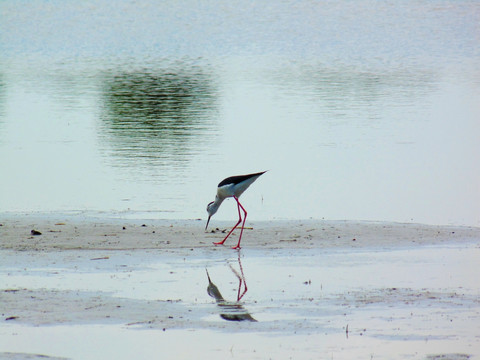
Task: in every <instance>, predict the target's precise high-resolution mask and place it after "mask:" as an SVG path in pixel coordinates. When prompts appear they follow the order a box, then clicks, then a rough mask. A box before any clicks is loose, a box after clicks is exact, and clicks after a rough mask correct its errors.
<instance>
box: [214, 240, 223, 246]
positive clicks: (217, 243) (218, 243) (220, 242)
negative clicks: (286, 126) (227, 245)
mask: <svg viewBox="0 0 480 360" xmlns="http://www.w3.org/2000/svg"><path fill="white" fill-rule="evenodd" d="M224 242H225V240H224V241H219V242H214V243H213V245H223V243H224Z"/></svg>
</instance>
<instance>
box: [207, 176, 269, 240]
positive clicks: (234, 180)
mask: <svg viewBox="0 0 480 360" xmlns="http://www.w3.org/2000/svg"><path fill="white" fill-rule="evenodd" d="M264 173H265V171H263V172H259V173H255V174H248V175H237V176H231V177H229V178H226V179H224V180H222V181H221V182H220V184H218V188H217V195H216V196H215V201H212V202H211V203H209V204H208V205H207V212H208V220H207V226H205V231H206V230H207V227H208V223H209V222H210V218H211V217H212V216H213V215H214V214H215V213H216V212H217V210H218V208H219V207H220V205H221V204H222V202H223V200H225V199H226V198H228V197H233V198H234V199H235V201H236V202H237V208H238V222H237V223H236V224H235V226H234V227H233V228H232V230H230V232H229V233H228V235H227V236H225V239H223V240H222V241H219V242H216V243H215V242H214V244H215V245H223V243H224V242H225V240H227V238H228V237H229V236H230V234H231V233H232V232H233V230H235V228H236V227H237V226H238V224H240V222H241V221H242V215H241V213H240V209H242V210H243V213H244V217H243V223H242V230H240V236H239V238H238V244H237V246H234V247H233V248H232V249H240V241H241V240H242V234H243V228H244V226H245V220H246V219H247V211H246V210H245V209H244V207H243V206H242V204H240V202H239V201H238V198H239V197H240V195H242V194H243V192H244V191H245V190H247V188H248V187H249V186H250V185H252V183H253V182H254V181H255V180H257V179H258V178H259V177H260V175H262V174H264Z"/></svg>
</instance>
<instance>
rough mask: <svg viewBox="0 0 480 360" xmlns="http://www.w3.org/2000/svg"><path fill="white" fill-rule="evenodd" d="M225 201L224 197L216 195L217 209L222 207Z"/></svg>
mask: <svg viewBox="0 0 480 360" xmlns="http://www.w3.org/2000/svg"><path fill="white" fill-rule="evenodd" d="M223 200H225V198H222V197H219V196H218V195H215V201H214V203H215V206H216V207H217V209H218V208H219V207H220V205H221V204H222V202H223Z"/></svg>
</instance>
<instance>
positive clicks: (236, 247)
mask: <svg viewBox="0 0 480 360" xmlns="http://www.w3.org/2000/svg"><path fill="white" fill-rule="evenodd" d="M232 249H233V250H237V249H238V250H240V249H241V247H240V245H237V246H232Z"/></svg>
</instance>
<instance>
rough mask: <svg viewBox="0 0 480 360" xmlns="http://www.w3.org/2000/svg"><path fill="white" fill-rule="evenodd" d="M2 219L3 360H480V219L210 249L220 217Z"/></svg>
mask: <svg viewBox="0 0 480 360" xmlns="http://www.w3.org/2000/svg"><path fill="white" fill-rule="evenodd" d="M0 224H1V226H0V239H1V241H0V258H1V259H2V260H1V264H0V279H1V282H0V284H2V285H1V286H0V304H2V309H1V311H0V315H1V317H2V318H3V319H2V322H1V323H0V358H6V359H30V358H32V359H34V358H38V357H39V356H40V355H41V356H43V357H42V358H45V357H47V358H71V359H107V358H115V359H129V358H132V357H137V358H158V354H162V358H191V355H192V353H194V354H196V358H205V359H206V358H208V359H212V358H213V359H217V358H218V359H224V358H226V357H229V358H230V357H233V358H240V359H255V358H258V359H264V358H279V359H288V358H295V359H317V358H329V359H330V358H333V359H356V358H375V359H378V358H384V359H393V358H398V359H403V358H414V359H417V358H418V359H467V358H472V357H478V356H479V355H480V335H479V334H480V325H478V324H480V299H479V291H480V283H478V273H479V270H480V247H479V245H480V229H479V228H472V227H449V226H428V225H418V224H397V223H374V222H349V221H321V220H306V221H272V222H249V223H248V227H249V228H248V229H246V230H245V233H244V239H243V241H242V246H243V247H242V250H240V251H234V250H232V249H230V248H229V247H228V246H213V245H212V241H218V240H221V238H222V237H223V236H224V233H225V231H226V230H228V228H227V227H226V226H231V223H225V222H218V221H217V222H214V223H213V224H212V225H213V226H214V227H215V228H217V227H218V229H215V230H213V231H210V232H208V233H205V232H204V226H205V222H204V221H199V220H181V221H171V220H131V219H121V218H118V217H117V218H112V217H108V216H103V217H100V216H85V215H82V214H73V215H72V214H70V215H58V214H28V215H25V214H23V215H19V214H3V215H2V216H0ZM32 230H34V231H36V232H39V233H41V234H38V235H33V234H32ZM34 233H35V232H34ZM234 235H238V234H234ZM235 239H236V237H234V238H232V240H230V243H229V245H234V244H235V243H236V241H235ZM205 269H208V273H209V275H210V277H211V283H209V281H208V278H207V275H206V271H205ZM212 284H213V285H214V286H215V288H216V289H217V290H218V291H219V292H220V293H221V296H222V297H221V298H219V297H218V295H217V297H216V298H215V297H210V296H209V294H208V293H207V287H209V286H210V292H212V291H211V289H212V288H211V286H212ZM245 286H247V288H246V287H245ZM242 293H244V295H243V297H242V298H241V301H237V300H238V298H239V296H240V295H241V294H242ZM223 300H224V301H223ZM253 320H255V321H253ZM79 337H81V338H82V339H83V340H82V346H80V345H79V340H78V339H79ZM185 344H189V346H188V347H185Z"/></svg>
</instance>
